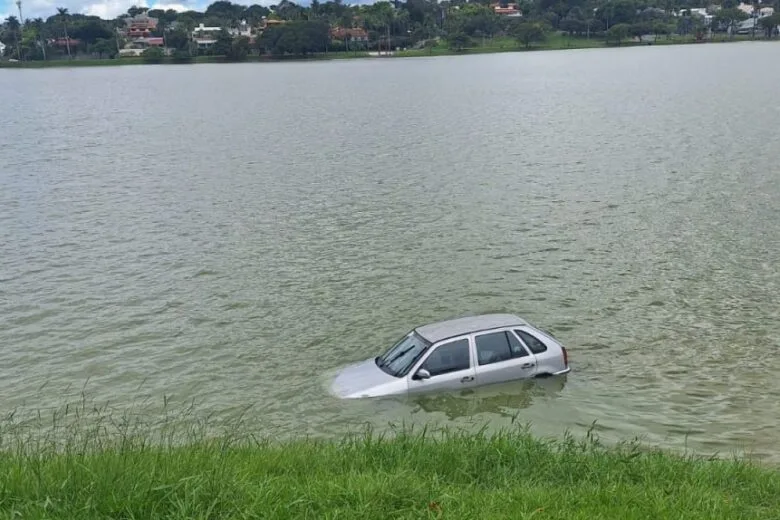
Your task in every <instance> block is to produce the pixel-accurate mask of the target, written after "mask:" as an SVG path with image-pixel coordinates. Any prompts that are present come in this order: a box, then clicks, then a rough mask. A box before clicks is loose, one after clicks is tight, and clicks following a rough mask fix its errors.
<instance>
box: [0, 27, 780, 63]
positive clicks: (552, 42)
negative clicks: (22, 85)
mask: <svg viewBox="0 0 780 520" xmlns="http://www.w3.org/2000/svg"><path fill="white" fill-rule="evenodd" d="M752 40H755V41H766V40H764V39H762V38H755V39H754V38H751V37H750V36H744V35H739V36H735V37H729V36H725V35H718V36H716V37H715V38H714V39H712V40H708V41H704V42H697V41H696V40H695V38H693V37H692V36H677V35H673V36H669V37H666V36H662V37H660V38H658V39H657V40H654V39H650V40H646V41H642V42H639V41H623V42H622V43H621V44H620V45H617V44H615V43H609V44H608V43H607V42H605V41H604V39H603V38H582V37H573V36H566V35H563V34H553V35H550V36H549V37H548V38H547V40H546V41H545V42H544V43H537V44H533V45H531V46H530V47H528V48H526V47H523V46H519V45H518V44H517V42H516V41H515V40H514V39H512V38H509V37H506V36H502V37H496V38H485V39H482V40H477V41H475V42H474V44H473V46H471V47H468V48H466V49H463V50H460V51H455V50H453V49H450V48H449V46H448V45H447V43H446V42H443V41H442V42H440V43H439V44H438V45H436V46H434V47H430V48H426V49H407V50H402V51H397V52H395V53H394V54H393V55H391V56H386V55H383V56H382V57H395V58H411V57H424V56H450V55H464V54H489V53H500V52H526V51H540V50H565V49H594V48H604V47H637V46H646V45H682V44H691V43H698V44H708V43H728V42H744V41H752ZM370 57H371V56H370V55H369V54H368V53H367V52H353V51H350V52H329V53H321V54H310V55H308V56H295V57H293V56H286V57H283V58H274V57H270V56H254V55H252V56H248V57H247V58H246V60H244V61H245V62H254V63H270V62H279V61H302V60H306V61H309V60H343V59H356V58H370ZM192 63H227V60H225V58H224V57H222V56H195V57H193V58H192V59H188V60H175V59H173V58H162V59H159V60H155V61H153V62H152V61H147V60H145V59H144V58H121V59H107V58H106V59H74V60H66V59H58V60H49V61H25V62H9V61H0V68H23V69H39V68H50V67H103V66H123V65H176V64H192Z"/></svg>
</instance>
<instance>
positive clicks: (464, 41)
mask: <svg viewBox="0 0 780 520" xmlns="http://www.w3.org/2000/svg"><path fill="white" fill-rule="evenodd" d="M471 43H472V42H471V37H470V36H469V35H468V34H466V33H465V32H463V31H461V30H456V31H454V32H451V33H448V34H447V45H449V47H450V49H452V50H454V51H457V52H462V51H463V50H464V49H466V48H467V47H470V46H471Z"/></svg>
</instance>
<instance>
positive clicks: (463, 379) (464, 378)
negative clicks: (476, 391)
mask: <svg viewBox="0 0 780 520" xmlns="http://www.w3.org/2000/svg"><path fill="white" fill-rule="evenodd" d="M469 381H474V376H466V377H461V378H460V382H461V383H468V382H469Z"/></svg>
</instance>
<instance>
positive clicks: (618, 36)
mask: <svg viewBox="0 0 780 520" xmlns="http://www.w3.org/2000/svg"><path fill="white" fill-rule="evenodd" d="M629 28H630V26H629V25H628V24H626V23H619V24H615V25H613V26H612V27H610V28H609V29H608V30H607V43H609V42H615V43H617V44H618V45H620V44H621V43H622V42H623V40H625V39H626V38H628V34H629Z"/></svg>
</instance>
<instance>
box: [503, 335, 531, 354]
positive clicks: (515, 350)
mask: <svg viewBox="0 0 780 520" xmlns="http://www.w3.org/2000/svg"><path fill="white" fill-rule="evenodd" d="M506 337H507V338H509V349H510V350H511V351H512V357H516V358H519V357H525V356H527V355H528V351H527V350H526V349H525V347H524V346H523V344H522V343H521V342H520V340H519V339H517V336H515V335H514V334H512V333H511V332H510V331H506Z"/></svg>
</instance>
